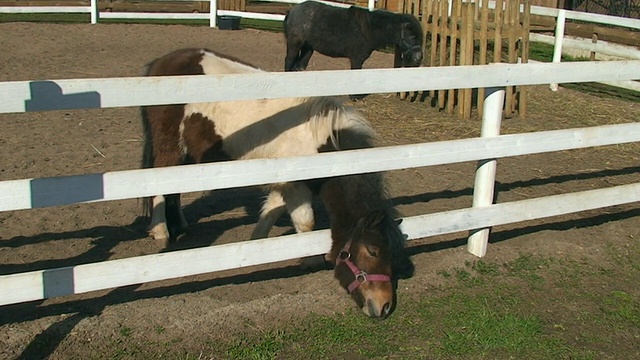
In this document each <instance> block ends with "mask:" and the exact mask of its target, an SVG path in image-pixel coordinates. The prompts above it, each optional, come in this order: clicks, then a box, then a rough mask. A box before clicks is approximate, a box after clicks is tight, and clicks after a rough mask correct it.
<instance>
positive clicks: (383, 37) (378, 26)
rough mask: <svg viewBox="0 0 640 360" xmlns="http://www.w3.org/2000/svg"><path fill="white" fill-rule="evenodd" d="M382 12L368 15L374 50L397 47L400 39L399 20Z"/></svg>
mask: <svg viewBox="0 0 640 360" xmlns="http://www.w3.org/2000/svg"><path fill="white" fill-rule="evenodd" d="M393 15H394V14H389V13H386V12H383V11H373V12H370V13H369V16H370V20H371V24H370V25H369V29H371V30H370V31H371V32H372V34H373V36H371V40H372V41H373V42H374V44H373V45H374V46H375V48H376V49H381V48H385V47H387V46H390V45H397V44H399V43H400V39H401V28H400V24H401V22H398V20H399V18H398V17H397V16H396V17H394V16H393Z"/></svg>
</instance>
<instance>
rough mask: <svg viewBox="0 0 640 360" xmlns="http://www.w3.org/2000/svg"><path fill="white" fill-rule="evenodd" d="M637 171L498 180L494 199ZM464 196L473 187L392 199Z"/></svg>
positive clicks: (421, 200) (402, 202)
mask: <svg viewBox="0 0 640 360" xmlns="http://www.w3.org/2000/svg"><path fill="white" fill-rule="evenodd" d="M498 166H499V165H498ZM635 173H640V166H629V167H624V168H621V169H608V170H600V171H594V172H585V173H579V174H563V175H556V176H549V177H546V178H539V179H529V180H518V181H513V182H510V183H504V182H500V181H496V184H495V194H494V196H495V198H494V201H496V200H497V197H498V196H499V194H500V193H501V192H507V191H510V190H513V189H518V188H526V187H532V186H543V185H549V184H562V183H566V182H569V181H580V180H592V179H598V178H602V177H613V176H623V175H629V174H635ZM464 196H473V188H470V187H467V188H464V189H458V190H444V191H438V192H429V193H422V194H417V195H412V196H398V197H395V198H393V199H392V201H393V203H394V204H395V205H410V204H416V203H428V202H429V201H431V200H434V199H454V198H458V197H464Z"/></svg>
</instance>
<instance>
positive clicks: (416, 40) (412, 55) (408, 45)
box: [399, 15, 424, 67]
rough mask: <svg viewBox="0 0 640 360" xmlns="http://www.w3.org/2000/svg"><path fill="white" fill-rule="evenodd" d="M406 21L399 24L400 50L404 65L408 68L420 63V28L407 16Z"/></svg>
mask: <svg viewBox="0 0 640 360" xmlns="http://www.w3.org/2000/svg"><path fill="white" fill-rule="evenodd" d="M407 20H408V21H405V22H403V23H402V24H401V28H400V43H399V45H400V49H401V50H402V58H403V59H404V65H405V66H409V67H416V66H420V64H421V63H422V40H423V38H424V34H423V33H422V26H420V23H419V22H418V21H417V20H416V19H415V18H414V17H413V16H412V15H408V16H407Z"/></svg>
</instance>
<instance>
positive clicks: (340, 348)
mask: <svg viewBox="0 0 640 360" xmlns="http://www.w3.org/2000/svg"><path fill="white" fill-rule="evenodd" d="M639 257H640V245H638V243H637V242H632V243H630V244H629V245H628V246H627V247H626V248H625V250H624V251H619V250H616V248H615V247H613V246H612V247H611V250H610V254H608V261H607V262H606V263H601V262H598V263H595V262H593V261H589V259H587V258H584V259H578V260H575V259H568V258H555V257H543V256H537V255H531V254H522V255H520V256H518V257H517V258H515V259H513V260H511V261H507V262H491V261H486V260H476V261H468V262H466V263H465V264H463V265H462V266H461V267H459V268H454V269H452V270H449V271H439V272H438V274H439V275H440V276H441V278H442V279H443V280H445V283H446V284H447V285H446V286H441V287H439V288H437V290H436V289H430V290H428V291H427V290H423V291H418V292H412V293H407V292H403V291H402V290H401V291H400V293H399V295H398V296H399V299H398V303H399V305H398V308H397V309H396V311H395V312H394V313H393V314H392V316H391V317H390V318H389V319H387V320H384V321H377V320H372V319H369V318H367V317H365V316H363V315H362V314H361V312H360V311H359V310H358V309H355V308H349V309H346V311H344V313H341V314H335V315H330V316H326V315H318V314H311V315H306V316H303V317H300V318H299V319H296V320H294V321H291V322H288V323H276V324H274V325H273V326H267V327H265V326H264V325H263V326H260V327H256V326H251V324H248V325H249V326H248V327H247V329H248V330H246V331H245V332H243V333H239V334H237V335H235V336H234V335H227V336H226V337H222V338H215V340H214V339H211V340H209V341H206V340H205V341H199V342H197V343H196V344H194V343H193V342H192V341H191V339H180V338H178V339H172V340H170V341H164V342H158V341H156V342H151V341H149V340H145V336H144V334H143V332H142V331H139V330H137V329H132V328H128V327H123V328H121V329H120V331H119V332H118V333H117V334H115V336H114V338H113V339H112V341H113V345H112V346H109V345H102V346H101V347H99V348H98V349H97V351H99V353H96V354H95V356H94V357H91V358H94V359H125V358H126V359H150V358H160V357H162V358H176V359H256V360H263V359H264V360H266V359H342V358H349V359H585V360H586V359H599V358H603V355H606V356H605V357H607V358H628V356H630V355H631V354H636V353H638V352H639V351H640V347H638V346H637V345H635V344H637V341H638V340H637V339H640V331H639V329H640V299H638V296H637V294H638V290H637V284H636V281H637V278H638V277H639V276H640V270H639V269H638V268H636V267H635V266H634V265H635V264H637V262H638V261H639V260H637V259H638V258H639ZM614 259H618V260H620V263H621V264H622V265H620V264H618V263H616V262H615V261H614ZM625 260H628V261H625ZM603 266H605V267H611V269H610V270H609V271H605V272H603V271H601V270H602V268H603ZM574 280H577V281H574ZM401 288H402V284H401ZM156 333H158V334H161V333H164V327H157V328H156ZM213 333H215V331H214V332H213ZM633 339H636V340H633ZM105 348H106V349H107V351H106V352H105Z"/></svg>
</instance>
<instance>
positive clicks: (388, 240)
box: [141, 49, 414, 318]
mask: <svg viewBox="0 0 640 360" xmlns="http://www.w3.org/2000/svg"><path fill="white" fill-rule="evenodd" d="M261 71H262V70H260V69H258V68H255V67H253V66H250V65H248V64H246V63H243V62H241V61H238V60H237V59H233V58H230V57H228V56H224V55H221V54H219V53H216V52H213V51H210V50H206V49H182V50H177V51H174V52H172V53H170V54H167V55H165V56H163V57H160V58H158V59H156V60H154V61H153V62H152V63H151V64H149V68H148V71H147V75H148V76H171V75H199V74H235V73H257V72H261ZM141 110H142V120H143V125H144V132H145V145H144V155H143V167H145V168H149V167H162V166H172V165H181V164H187V163H194V162H195V163H200V162H211V161H223V160H235V159H256V158H278V157H286V156H300V155H311V154H317V153H319V152H322V151H335V150H344V149H357V148H366V147H371V146H373V139H374V137H375V133H374V131H373V130H372V128H371V126H370V125H369V123H368V122H367V121H366V120H365V119H364V118H363V117H362V116H361V115H360V114H359V113H358V112H357V111H356V110H355V109H353V108H352V107H346V106H344V105H343V104H342V102H340V101H338V100H337V99H335V98H331V97H318V98H286V99H269V100H249V101H231V102H212V103H192V104H181V105H163V106H147V107H143V108H142V109H141ZM312 188H313V191H312ZM268 190H269V194H268V196H267V199H266V201H265V203H264V206H263V208H262V211H261V214H260V219H259V221H258V224H257V226H256V228H255V230H254V231H253V234H252V238H263V237H267V235H268V233H269V230H270V229H271V227H272V226H273V224H274V223H275V221H276V220H277V219H278V218H279V217H280V216H281V215H283V214H284V212H285V211H288V212H289V214H290V216H291V219H292V222H293V224H294V226H295V229H296V231H298V232H304V231H311V230H312V229H313V226H314V215H313V210H312V207H311V202H312V196H313V194H314V192H315V193H317V194H319V196H320V197H321V199H322V200H323V202H324V205H325V207H326V209H327V211H328V213H329V217H330V224H331V225H330V226H331V234H332V240H333V245H332V249H331V252H330V254H329V256H328V257H329V259H330V260H331V261H333V262H334V264H335V276H336V278H337V279H338V281H339V282H340V284H341V285H342V286H343V287H344V288H345V289H347V291H348V292H349V293H350V294H351V296H352V298H353V299H354V300H355V301H356V303H357V304H358V306H359V307H360V308H361V309H362V310H363V311H364V313H365V314H367V315H369V316H371V317H381V318H384V317H387V316H388V315H389V314H390V312H391V311H392V309H393V307H394V306H395V303H394V298H395V287H396V286H395V284H396V283H395V281H396V279H399V278H406V277H410V276H411V275H413V271H414V266H413V263H412V262H411V260H410V259H409V257H408V256H407V254H406V253H405V251H404V246H403V244H404V236H403V234H402V233H401V232H400V229H399V227H398V225H399V222H398V221H395V220H394V218H395V216H396V213H395V211H394V210H393V207H392V206H391V204H390V203H389V201H388V197H387V194H386V191H385V186H384V182H383V180H382V176H381V175H380V174H363V175H354V176H343V177H336V178H331V179H325V180H313V181H308V182H293V183H283V184H273V185H270V186H269V187H268ZM151 205H152V216H151V224H150V235H151V236H152V237H154V238H155V239H156V240H160V241H163V242H164V241H169V240H172V239H175V238H176V237H177V236H178V235H180V234H181V233H182V232H183V231H184V230H186V227H187V222H186V221H185V218H184V216H183V214H182V209H181V206H180V194H171V195H164V196H156V197H154V198H153V199H151ZM293 246H295V245H293Z"/></svg>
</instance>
